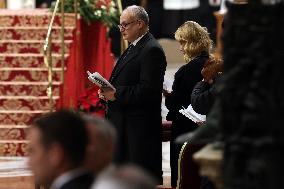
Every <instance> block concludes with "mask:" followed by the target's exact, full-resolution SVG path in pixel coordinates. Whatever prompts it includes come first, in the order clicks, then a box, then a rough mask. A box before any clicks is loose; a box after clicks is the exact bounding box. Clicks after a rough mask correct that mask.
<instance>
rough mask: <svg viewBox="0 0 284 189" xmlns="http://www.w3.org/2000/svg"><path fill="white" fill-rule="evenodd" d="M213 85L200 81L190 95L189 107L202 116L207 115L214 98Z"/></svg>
mask: <svg viewBox="0 0 284 189" xmlns="http://www.w3.org/2000/svg"><path fill="white" fill-rule="evenodd" d="M213 85H214V84H213ZM213 85H210V84H208V83H207V82H205V81H200V82H198V83H197V84H196V86H195V87H194V89H193V91H192V94H191V105H192V108H193V109H194V111H196V112H197V113H200V114H203V115H206V114H208V113H209V111H210V109H211V107H212V105H213V102H214V98H215V97H214V96H215V95H214V92H213V90H214V86H213Z"/></svg>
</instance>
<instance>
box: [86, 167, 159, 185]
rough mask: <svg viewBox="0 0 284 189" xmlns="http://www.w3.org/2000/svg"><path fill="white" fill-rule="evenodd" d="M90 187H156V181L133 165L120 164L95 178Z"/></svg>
mask: <svg viewBox="0 0 284 189" xmlns="http://www.w3.org/2000/svg"><path fill="white" fill-rule="evenodd" d="M91 189H156V181H155V180H154V179H153V178H152V177H151V176H150V175H149V174H148V173H147V172H145V171H144V170H142V169H140V168H138V167H135V166H130V165H127V166H122V167H118V168H117V169H115V170H113V171H112V172H111V173H109V174H108V175H105V176H104V177H101V178H99V179H97V180H96V182H95V184H94V185H93V186H92V188H91Z"/></svg>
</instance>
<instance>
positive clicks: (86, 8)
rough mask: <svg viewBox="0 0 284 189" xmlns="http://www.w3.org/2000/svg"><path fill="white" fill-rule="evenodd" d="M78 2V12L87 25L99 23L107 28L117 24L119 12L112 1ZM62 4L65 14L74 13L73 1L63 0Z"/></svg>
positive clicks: (87, 0) (91, 0) (89, 0)
mask: <svg viewBox="0 0 284 189" xmlns="http://www.w3.org/2000/svg"><path fill="white" fill-rule="evenodd" d="M78 2H79V3H78V4H79V6H78V12H79V13H80V15H81V17H82V18H83V19H84V20H85V21H86V22H87V23H90V22H95V21H101V22H102V23H104V24H106V25H107V26H108V27H111V26H113V25H116V24H118V22H119V12H118V10H117V8H116V4H115V3H114V1H113V0H78ZM64 3H65V4H64V11H65V12H67V13H73V12H75V11H74V0H65V1H64ZM59 7H60V6H59ZM52 9H54V6H52Z"/></svg>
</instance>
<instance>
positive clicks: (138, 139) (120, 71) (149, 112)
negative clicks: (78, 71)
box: [99, 5, 167, 182]
mask: <svg viewBox="0 0 284 189" xmlns="http://www.w3.org/2000/svg"><path fill="white" fill-rule="evenodd" d="M119 28H120V32H121V35H122V37H123V39H125V40H127V41H128V42H129V43H130V45H129V47H128V49H126V50H125V52H124V53H123V54H122V56H121V57H120V58H119V59H118V61H117V63H116V66H115V67H114V69H113V71H112V74H111V78H110V82H111V84H112V85H113V86H114V87H115V90H106V91H104V90H99V96H100V97H101V98H102V99H104V100H106V101H107V113H106V117H107V119H108V120H110V121H111V122H112V123H113V124H114V126H115V128H116V129H117V132H118V135H117V141H116V148H115V154H114V160H115V162H116V163H118V164H123V163H133V164H135V165H138V166H141V167H142V168H144V169H146V170H147V171H149V172H150V173H152V175H154V176H155V177H156V178H157V179H158V180H159V181H161V182H162V139H161V133H162V132H161V125H162V118H161V101H162V87H163V80H164V74H165V70H166V65H167V63H166V57H165V54H164V51H163V49H162V47H161V46H160V45H159V44H158V42H157V41H156V39H154V37H153V36H152V34H151V33H150V32H149V17H148V14H147V12H146V11H145V10H144V8H143V7H140V6H135V5H133V6H129V7H127V8H126V9H125V10H124V11H123V12H122V14H121V17H120V24H119Z"/></svg>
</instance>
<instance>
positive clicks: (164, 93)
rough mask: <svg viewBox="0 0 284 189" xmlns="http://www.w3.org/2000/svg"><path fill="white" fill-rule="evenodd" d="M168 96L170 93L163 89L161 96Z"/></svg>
mask: <svg viewBox="0 0 284 189" xmlns="http://www.w3.org/2000/svg"><path fill="white" fill-rule="evenodd" d="M170 94H171V92H170V91H168V90H166V89H163V95H164V96H165V97H167V96H169V95H170Z"/></svg>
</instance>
